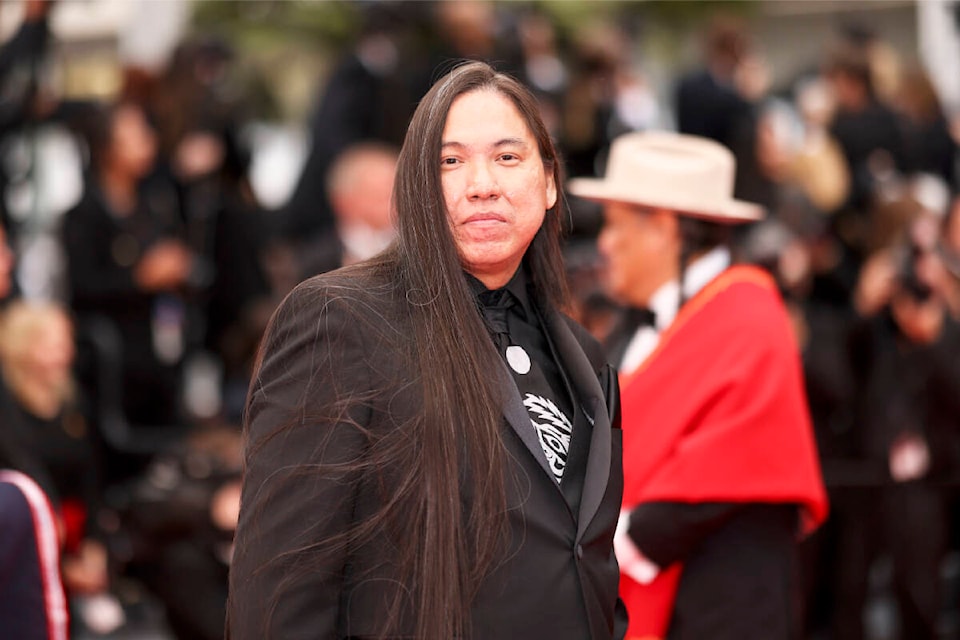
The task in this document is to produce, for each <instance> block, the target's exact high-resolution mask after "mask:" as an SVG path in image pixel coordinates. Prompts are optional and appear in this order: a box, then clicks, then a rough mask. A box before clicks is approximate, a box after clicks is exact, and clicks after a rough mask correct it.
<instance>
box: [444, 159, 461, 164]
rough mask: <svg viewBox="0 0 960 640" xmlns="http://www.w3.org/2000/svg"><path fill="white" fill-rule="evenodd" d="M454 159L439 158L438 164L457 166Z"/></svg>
mask: <svg viewBox="0 0 960 640" xmlns="http://www.w3.org/2000/svg"><path fill="white" fill-rule="evenodd" d="M457 162H458V161H457V159H456V158H440V164H457Z"/></svg>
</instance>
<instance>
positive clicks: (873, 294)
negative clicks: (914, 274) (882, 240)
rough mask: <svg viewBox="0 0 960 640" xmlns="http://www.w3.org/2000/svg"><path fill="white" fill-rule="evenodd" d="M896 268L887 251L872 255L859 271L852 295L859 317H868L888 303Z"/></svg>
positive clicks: (891, 293)
mask: <svg viewBox="0 0 960 640" xmlns="http://www.w3.org/2000/svg"><path fill="white" fill-rule="evenodd" d="M896 276H897V267H896V264H895V263H894V259H893V256H892V255H891V254H890V252H888V251H880V252H878V253H875V254H874V255H872V256H871V257H870V258H869V259H868V260H867V261H866V263H864V265H863V268H862V269H861V270H860V279H859V280H858V281H857V289H856V291H855V292H854V295H853V304H854V307H855V308H856V310H857V313H859V314H860V315H861V316H864V317H869V316H872V315H874V314H875V313H877V312H878V311H880V309H882V308H883V306H884V305H886V304H887V303H888V302H890V298H891V296H892V295H893V289H894V283H895V281H896Z"/></svg>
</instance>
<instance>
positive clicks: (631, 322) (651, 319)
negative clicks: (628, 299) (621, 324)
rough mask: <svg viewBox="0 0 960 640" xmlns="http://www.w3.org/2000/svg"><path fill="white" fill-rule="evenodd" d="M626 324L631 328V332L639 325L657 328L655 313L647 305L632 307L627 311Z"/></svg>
mask: <svg viewBox="0 0 960 640" xmlns="http://www.w3.org/2000/svg"><path fill="white" fill-rule="evenodd" d="M627 325H628V326H629V327H631V328H632V331H631V332H630V333H631V334H632V333H634V332H635V331H637V329H639V328H640V327H650V328H651V329H656V328H657V313H656V312H655V311H654V310H653V309H649V308H647V307H642V308H636V307H635V308H633V309H630V311H628V312H627Z"/></svg>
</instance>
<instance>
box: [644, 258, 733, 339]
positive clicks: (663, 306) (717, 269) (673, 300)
mask: <svg viewBox="0 0 960 640" xmlns="http://www.w3.org/2000/svg"><path fill="white" fill-rule="evenodd" d="M730 262H731V259H730V250H729V249H727V248H726V247H715V248H713V249H711V250H710V251H708V252H707V253H705V254H704V255H702V256H700V257H699V258H697V259H696V260H694V261H693V262H691V263H690V265H689V266H688V267H687V269H686V271H685V272H684V277H683V292H684V295H685V297H686V298H687V299H689V298H692V297H693V296H695V295H696V294H697V293H699V292H700V289H702V288H704V287H705V286H707V283H709V282H710V281H711V280H713V279H714V278H716V277H717V276H718V275H720V274H721V273H723V272H724V271H725V270H726V269H727V267H729V266H730ZM679 306H680V283H679V282H678V281H677V280H671V281H670V282H667V283H665V284H663V285H661V286H660V288H659V289H657V290H656V291H655V292H654V293H653V295H652V296H650V309H651V311H653V312H654V313H655V314H656V318H657V321H656V322H657V326H656V329H657V331H663V330H664V329H666V328H667V327H669V326H670V325H671V324H672V323H673V320H674V318H676V316H677V310H678V308H679Z"/></svg>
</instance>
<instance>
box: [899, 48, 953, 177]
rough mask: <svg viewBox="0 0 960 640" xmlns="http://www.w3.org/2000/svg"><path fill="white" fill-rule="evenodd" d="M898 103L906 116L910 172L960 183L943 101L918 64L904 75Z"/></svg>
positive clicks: (904, 121) (904, 118)
mask: <svg viewBox="0 0 960 640" xmlns="http://www.w3.org/2000/svg"><path fill="white" fill-rule="evenodd" d="M895 99H896V102H895V103H894V104H895V106H896V107H897V108H898V110H899V112H900V113H901V115H902V116H903V119H902V122H903V126H904V130H905V139H906V147H907V156H908V158H909V161H908V162H909V167H910V169H911V171H913V172H918V173H926V174H930V175H934V176H937V177H939V178H940V179H941V180H943V181H944V182H945V183H946V184H947V185H949V186H950V187H951V188H952V189H954V190H955V189H956V188H957V187H958V186H960V185H958V182H957V169H956V159H957V143H956V142H955V141H954V139H953V137H952V136H951V135H950V125H949V123H948V121H947V117H946V115H945V114H944V111H943V107H942V106H941V104H940V96H939V95H938V94H937V90H936V87H934V85H933V82H932V81H931V80H930V77H929V76H928V75H927V73H926V72H925V71H924V70H923V69H922V68H921V67H919V66H914V67H910V68H908V69H907V70H906V72H905V73H904V74H903V77H902V81H901V82H900V88H899V92H898V94H897V95H896V96H895Z"/></svg>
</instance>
